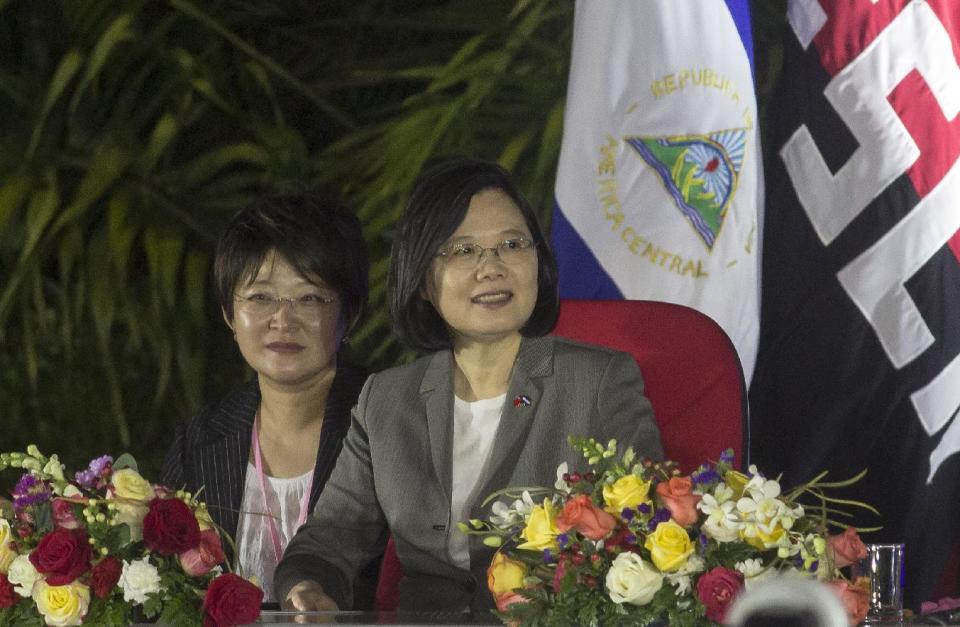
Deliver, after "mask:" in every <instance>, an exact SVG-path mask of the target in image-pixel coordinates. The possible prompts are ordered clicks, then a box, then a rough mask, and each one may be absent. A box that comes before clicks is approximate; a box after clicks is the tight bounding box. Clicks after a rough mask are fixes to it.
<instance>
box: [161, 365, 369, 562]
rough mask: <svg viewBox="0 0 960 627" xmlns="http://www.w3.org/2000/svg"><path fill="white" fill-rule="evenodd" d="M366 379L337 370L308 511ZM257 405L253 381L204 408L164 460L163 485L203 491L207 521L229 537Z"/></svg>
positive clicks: (352, 371) (184, 427) (239, 500)
mask: <svg viewBox="0 0 960 627" xmlns="http://www.w3.org/2000/svg"><path fill="white" fill-rule="evenodd" d="M366 376H367V373H366V372H365V371H363V370H360V369H357V368H352V367H349V366H345V365H340V366H338V367H337V374H336V377H334V380H333V384H332V385H331V387H330V394H329V396H328V397H327V407H326V414H325V417H324V420H323V428H322V429H321V432H320V446H319V448H318V450H317V463H316V466H315V467H314V471H313V488H312V490H311V491H310V509H311V510H313V507H314V506H315V505H316V503H317V499H318V498H319V497H320V492H322V491H323V486H324V484H326V482H327V478H328V477H329V476H330V472H331V471H332V470H333V466H334V463H335V462H336V460H337V456H338V455H339V454H340V448H341V446H342V443H343V436H344V435H345V434H346V433H347V428H348V427H349V426H350V409H351V408H352V407H353V406H354V405H355V404H356V402H357V397H358V396H359V395H360V389H361V388H362V387H363V382H364V380H365V379H366ZM259 404H260V388H259V386H258V385H257V379H256V378H254V379H252V380H251V381H248V382H247V383H244V384H243V385H241V386H240V387H238V388H236V389H234V390H233V391H231V392H230V393H229V394H227V395H226V396H225V397H224V398H223V399H221V400H220V401H219V402H215V403H211V404H210V405H207V406H206V407H205V408H204V409H203V410H201V411H200V413H199V414H198V415H197V416H195V417H194V418H193V420H191V421H190V422H189V423H187V424H181V425H179V426H178V427H177V429H176V432H175V434H174V438H173V444H172V445H171V446H170V448H169V449H168V450H167V455H166V457H165V458H164V462H163V475H162V482H163V484H164V485H166V486H167V487H170V488H174V489H178V488H184V489H186V490H188V491H190V492H191V493H193V494H196V493H197V492H198V491H200V490H201V488H202V492H201V493H200V499H201V500H202V501H204V502H205V503H206V504H207V508H208V509H209V510H210V516H211V518H213V520H214V522H216V523H217V524H218V525H220V526H221V527H222V528H223V529H224V530H225V531H226V532H227V533H228V534H230V537H231V538H234V539H235V538H236V534H237V522H238V520H239V518H240V506H241V505H242V501H243V486H244V482H245V481H246V475H247V465H248V461H249V458H250V438H251V436H252V434H253V419H254V417H255V416H256V413H257V407H258V406H259ZM228 544H229V543H224V550H225V551H227V554H228V556H230V555H231V553H232V551H230V548H229V546H227V545H228ZM231 557H232V556H231Z"/></svg>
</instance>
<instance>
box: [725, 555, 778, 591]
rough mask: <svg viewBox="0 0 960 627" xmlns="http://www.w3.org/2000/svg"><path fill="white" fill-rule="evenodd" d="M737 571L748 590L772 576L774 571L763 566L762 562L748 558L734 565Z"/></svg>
mask: <svg viewBox="0 0 960 627" xmlns="http://www.w3.org/2000/svg"><path fill="white" fill-rule="evenodd" d="M734 568H736V569H737V570H738V571H740V572H741V573H743V583H744V586H745V587H746V588H747V589H748V590H749V589H750V587H751V586H755V585H757V584H758V583H760V582H761V581H763V580H764V579H766V578H768V577H770V576H771V575H774V574H775V573H776V571H775V570H774V569H772V568H768V567H766V566H764V565H763V560H762V559H758V558H748V559H745V560H743V561H742V562H737V563H736V564H735V565H734Z"/></svg>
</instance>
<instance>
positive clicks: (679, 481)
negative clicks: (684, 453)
mask: <svg viewBox="0 0 960 627" xmlns="http://www.w3.org/2000/svg"><path fill="white" fill-rule="evenodd" d="M657 496H659V497H660V501H661V502H662V503H663V506H664V507H666V508H667V509H669V510H670V516H671V518H673V520H674V521H676V523H677V524H678V525H680V526H681V527H689V526H691V525H692V524H693V523H695V522H697V503H698V502H699V501H700V495H699V494H693V481H692V480H691V479H690V477H672V478H671V479H670V481H661V482H660V483H658V484H657Z"/></svg>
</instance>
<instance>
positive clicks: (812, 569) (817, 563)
mask: <svg viewBox="0 0 960 627" xmlns="http://www.w3.org/2000/svg"><path fill="white" fill-rule="evenodd" d="M819 566H820V560H813V563H812V564H810V572H811V573H815V572H817V568H818V567H819Z"/></svg>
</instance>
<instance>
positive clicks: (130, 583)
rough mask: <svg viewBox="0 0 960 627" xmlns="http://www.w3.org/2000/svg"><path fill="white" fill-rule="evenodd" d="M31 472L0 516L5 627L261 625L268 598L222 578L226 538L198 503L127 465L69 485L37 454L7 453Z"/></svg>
mask: <svg viewBox="0 0 960 627" xmlns="http://www.w3.org/2000/svg"><path fill="white" fill-rule="evenodd" d="M8 467H13V468H20V469H23V470H24V471H26V472H25V474H23V476H22V477H21V479H20V481H19V482H18V483H17V485H16V486H15V487H14V488H13V490H12V491H11V493H12V496H13V502H12V503H9V502H8V503H6V505H7V506H6V507H2V508H0V627H5V626H7V625H17V626H18V627H19V626H21V625H22V626H29V625H42V624H46V625H57V626H61V625H81V624H93V625H129V624H131V623H134V622H149V621H158V622H161V623H163V624H168V625H201V624H202V625H204V627H219V626H224V625H236V624H240V623H248V622H252V621H255V620H257V618H258V617H259V616H260V603H261V601H262V599H263V592H262V591H261V590H260V589H259V588H258V587H257V586H255V585H254V584H252V583H250V582H249V581H247V580H245V579H243V578H241V577H239V576H237V575H234V574H231V573H224V572H222V568H221V566H220V564H221V563H223V562H225V560H226V558H225V555H224V551H223V545H222V544H221V538H220V533H219V531H218V530H217V529H216V528H215V527H214V525H213V523H212V521H211V519H210V517H209V515H208V513H207V510H206V508H205V506H204V505H203V503H201V502H200V501H199V500H198V499H197V498H196V497H195V496H193V495H190V494H187V493H184V492H174V491H172V490H170V489H168V488H166V487H164V486H160V485H155V484H151V483H150V482H149V481H147V480H146V479H144V478H143V477H142V476H141V475H140V473H139V472H138V470H137V465H136V461H135V460H134V459H133V458H132V457H131V456H129V455H122V456H121V457H119V458H118V459H116V460H114V459H112V458H111V457H109V456H104V457H98V458H97V459H94V460H93V461H91V462H90V465H89V467H88V468H86V469H85V470H83V471H81V472H77V473H75V474H74V475H73V476H72V479H68V478H67V475H66V474H65V473H64V466H63V464H61V463H60V461H59V459H58V458H57V456H56V455H51V456H50V457H47V456H45V455H43V454H42V453H41V452H40V451H39V450H38V449H37V447H36V446H32V445H31V446H30V447H28V448H27V452H26V453H21V452H14V453H0V470H3V469H5V468H8Z"/></svg>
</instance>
